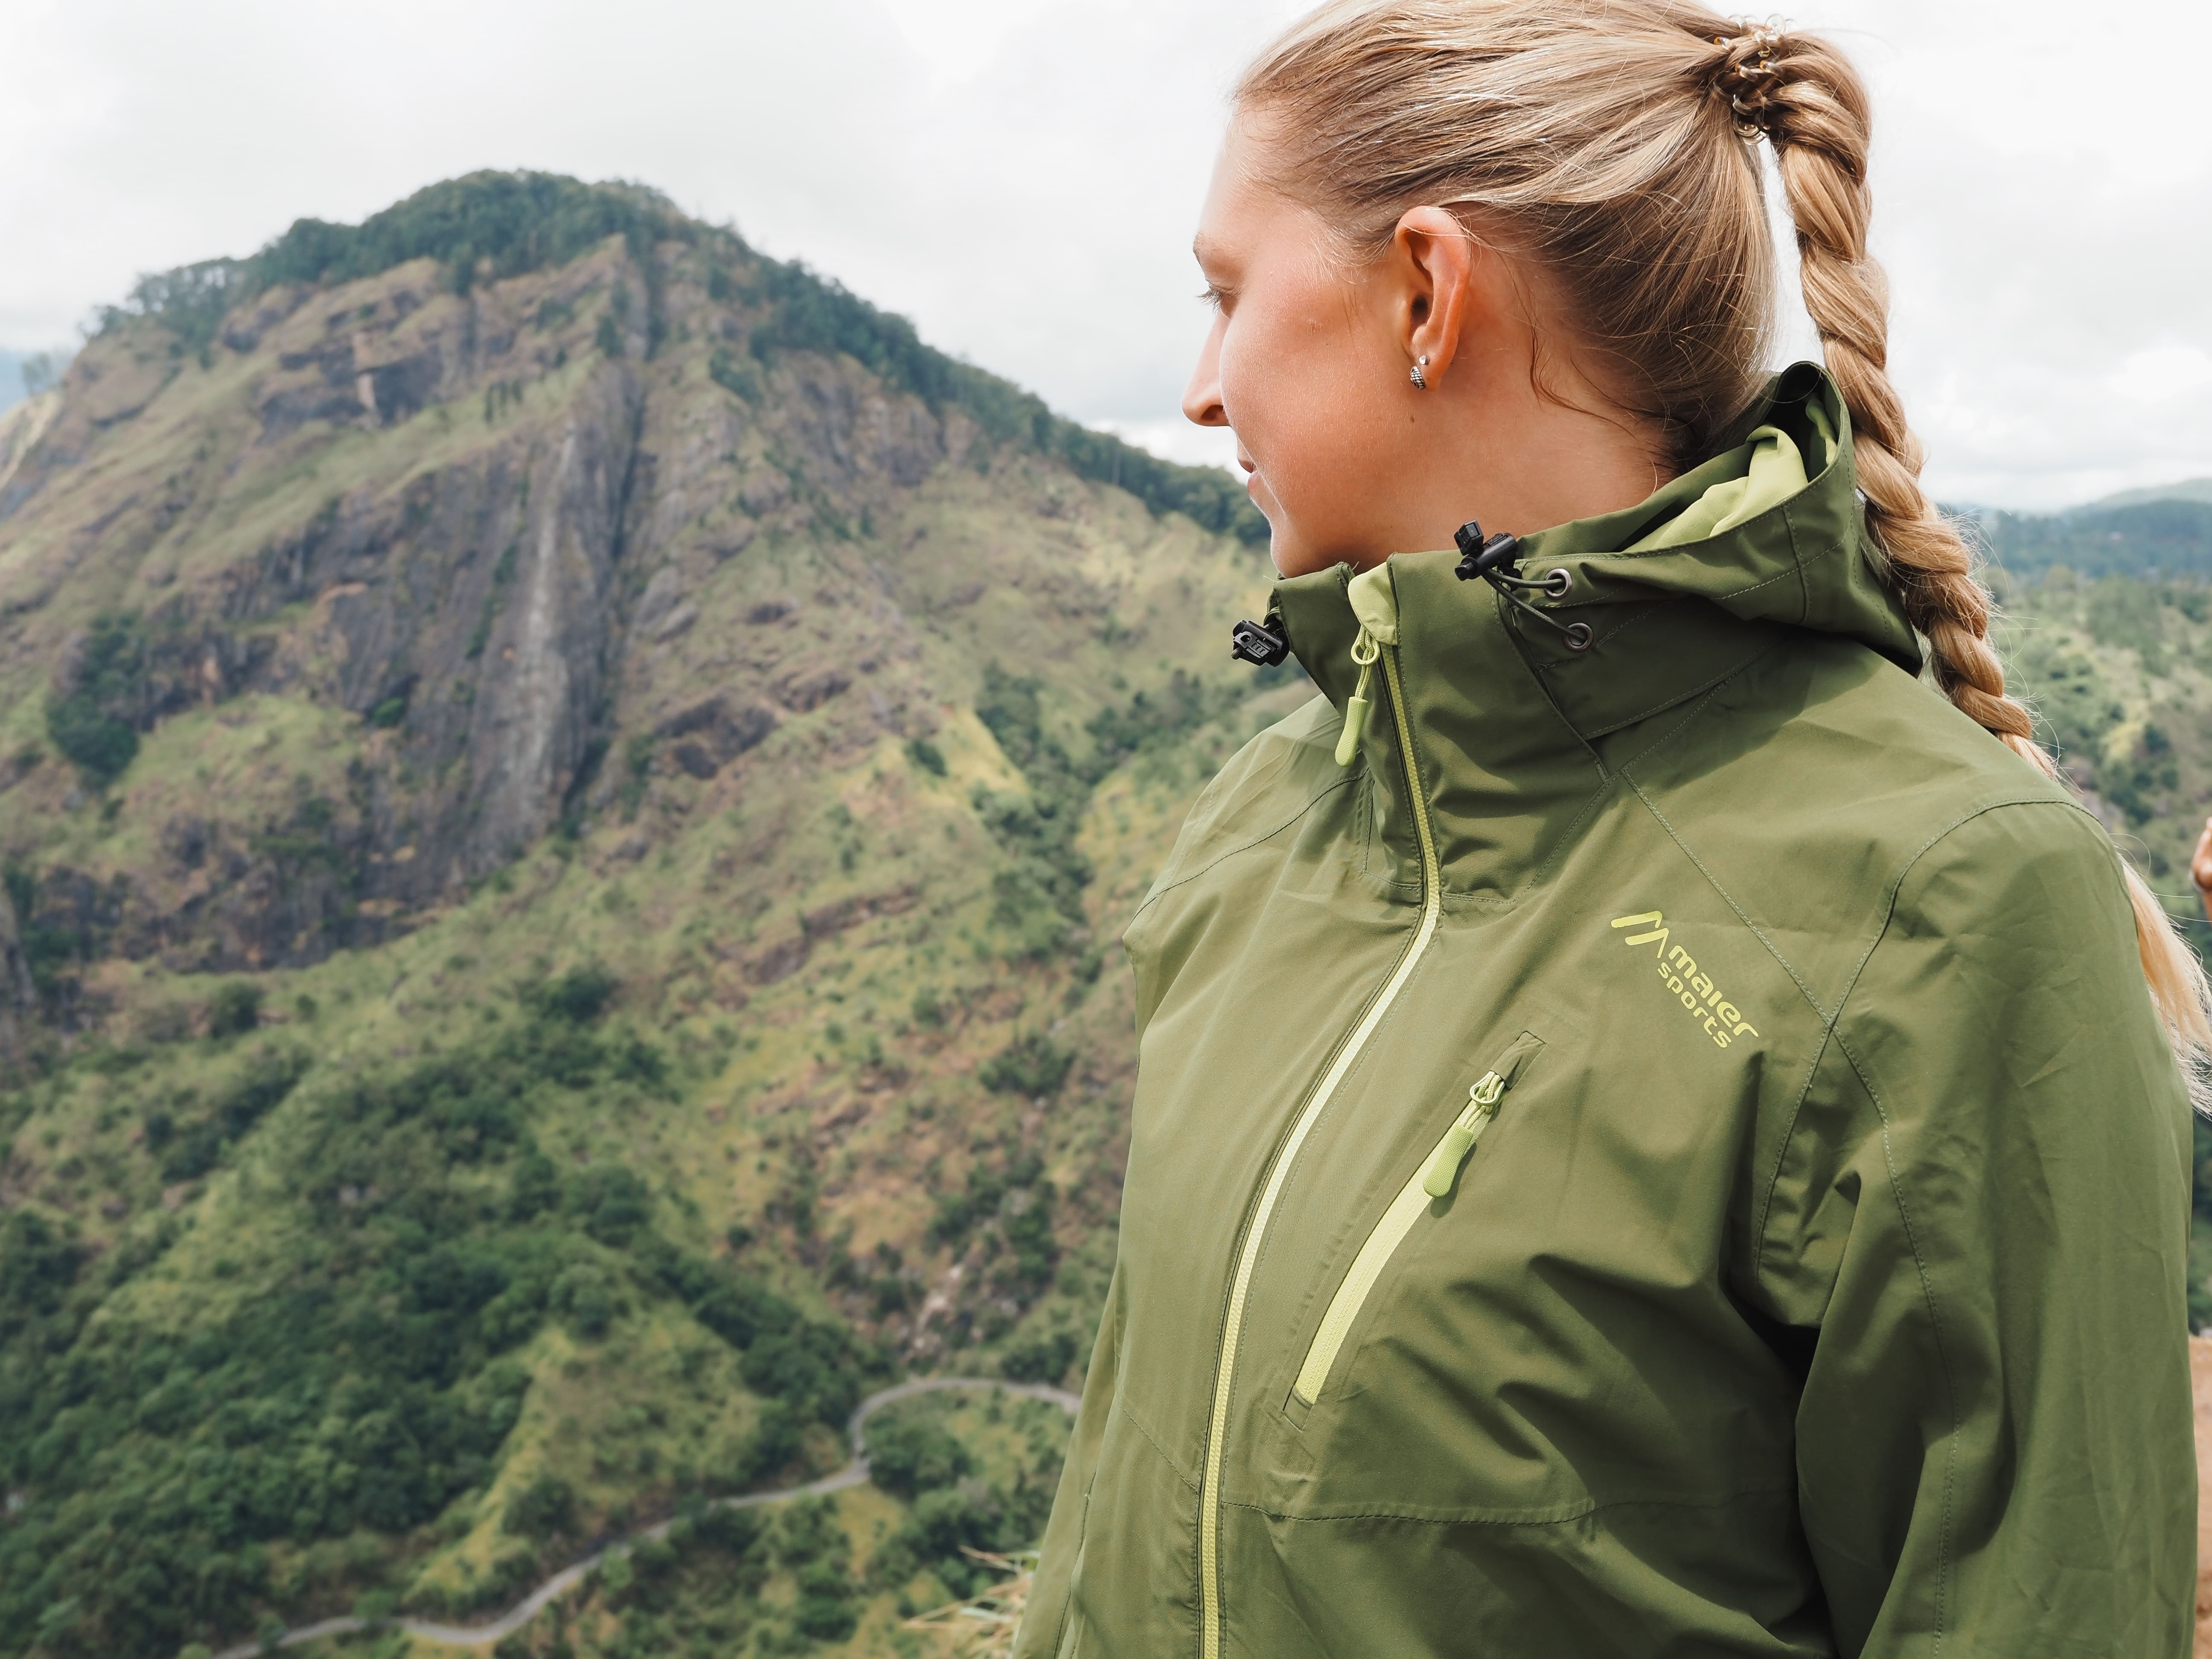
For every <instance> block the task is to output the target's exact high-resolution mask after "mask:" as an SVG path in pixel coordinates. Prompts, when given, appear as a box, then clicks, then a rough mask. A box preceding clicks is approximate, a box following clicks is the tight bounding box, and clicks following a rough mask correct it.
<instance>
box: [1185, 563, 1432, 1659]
mask: <svg viewBox="0 0 2212 1659" xmlns="http://www.w3.org/2000/svg"><path fill="white" fill-rule="evenodd" d="M1384 568H1388V567H1387V566H1386V567H1384ZM1360 633H1361V635H1362V637H1363V638H1366V639H1368V640H1370V642H1372V641H1374V639H1375V636H1374V635H1371V634H1370V633H1369V631H1368V629H1366V628H1365V627H1364V626H1363V627H1362V629H1360ZM1370 648H1375V649H1376V651H1377V654H1378V655H1380V657H1381V658H1382V662H1383V678H1384V679H1385V680H1386V681H1387V682H1388V683H1389V691H1390V710H1391V713H1392V714H1393V715H1394V716H1395V723H1396V726H1397V730H1398V753H1399V757H1400V758H1401V760H1402V761H1403V762H1404V763H1405V768H1406V793H1407V796H1408V798H1409V799H1411V800H1412V802H1413V826H1414V829H1415V830H1416V831H1417V832H1418V834H1419V840H1420V845H1421V920H1420V922H1419V926H1418V927H1416V928H1415V929H1414V933H1413V943H1412V944H1411V945H1408V946H1407V950H1406V954H1405V955H1404V956H1402V957H1400V958H1399V959H1398V965H1397V967H1396V968H1395V969H1393V970H1392V972H1391V975H1390V977H1389V981H1387V982H1386V983H1385V984H1384V985H1383V989H1382V992H1381V993H1380V994H1378V995H1377V996H1376V999H1375V1000H1374V1001H1373V1002H1372V1003H1371V1004H1370V1005H1369V1006H1368V1009H1367V1012H1366V1013H1365V1014H1364V1015H1363V1016H1362V1017H1361V1018H1360V1021H1359V1024H1358V1025H1356V1026H1354V1027H1353V1028H1352V1035H1351V1036H1349V1037H1347V1038H1346V1039H1345V1042H1344V1046H1343V1047H1342V1048H1340V1049H1338V1050H1337V1054H1336V1058H1335V1059H1334V1060H1333V1061H1331V1062H1330V1064H1329V1068H1328V1072H1327V1073H1324V1074H1323V1076H1322V1080H1321V1082H1320V1084H1319V1085H1318V1086H1316V1088H1315V1090H1314V1091H1313V1095H1312V1097H1310V1099H1308V1100H1307V1102H1306V1103H1305V1109H1304V1110H1303V1111H1301V1112H1300V1113H1299V1114H1298V1115H1297V1121H1295V1122H1293V1123H1292V1124H1291V1130H1290V1133H1288V1134H1286V1135H1285V1136H1284V1137H1283V1140H1282V1144H1281V1145H1280V1146H1278V1147H1277V1148H1276V1149H1275V1159H1274V1162H1273V1164H1270V1165H1269V1166H1268V1170H1267V1183H1266V1185H1265V1186H1264V1187H1262V1188H1261V1192H1260V1198H1259V1201H1258V1202H1257V1203H1256V1204H1255V1206H1253V1209H1252V1219H1251V1221H1250V1223H1249V1225H1247V1227H1246V1228H1245V1231H1244V1243H1243V1249H1240V1250H1238V1252H1237V1272H1236V1275H1235V1277H1234V1278H1233V1279H1231V1281H1230V1287H1229V1310H1228V1312H1227V1314H1226V1315H1225V1316H1224V1318H1223V1320H1222V1322H1221V1346H1220V1347H1219V1348H1218V1351H1217V1352H1215V1355H1214V1360H1213V1408H1212V1412H1211V1413H1209V1415H1208V1417H1207V1419H1206V1474H1205V1480H1204V1484H1203V1485H1201V1486H1200V1488H1199V1492H1200V1497H1199V1520H1198V1577H1199V1604H1200V1607H1199V1650H1200V1659H1220V1656H1221V1623H1222V1621H1221V1463H1222V1458H1223V1455H1224V1444H1223V1443H1224V1441H1225V1439H1226V1437H1227V1434H1228V1429H1229V1397H1230V1393H1231V1385H1232V1384H1233V1383H1234V1382H1235V1380H1236V1356H1237V1339H1238V1337H1239V1336H1241V1335H1242V1334H1243V1328H1244V1303H1245V1298H1246V1296H1247V1295H1248V1293H1249V1291H1250V1290H1251V1286H1252V1269H1253V1267H1254V1264H1255V1262H1256V1261H1258V1259H1259V1255H1260V1243H1261V1239H1263V1238H1264V1237H1266V1235H1267V1223H1268V1220H1269V1218H1271V1217H1273V1214H1274V1212H1275V1206H1276V1203H1277V1201H1278V1200H1280V1198H1281V1197H1282V1192H1283V1184H1284V1182H1285V1181H1286V1180H1288V1179H1289V1176H1290V1171H1291V1164H1293V1163H1294V1162H1295V1161H1296V1160H1297V1155H1298V1149H1299V1148H1300V1147H1301V1146H1304V1144H1305V1139H1306V1136H1307V1135H1308V1134H1309V1133H1311V1132H1312V1129H1313V1127H1314V1124H1315V1123H1316V1121H1318V1120H1319V1118H1320V1116H1321V1115H1322V1111H1323V1110H1324V1109H1326V1108H1327V1107H1328V1103H1329V1100H1330V1097H1332V1096H1334V1094H1335V1093H1336V1090H1337V1085H1340V1083H1342V1082H1343V1081H1344V1075H1345V1073H1347V1072H1349V1071H1350V1070H1351V1069H1352V1063H1353V1062H1354V1061H1355V1060H1358V1058H1359V1055H1360V1052H1361V1051H1362V1050H1363V1049H1364V1048H1366V1046H1367V1042H1368V1039H1369V1038H1370V1037H1371V1036H1374V1035H1375V1028H1376V1026H1378V1025H1380V1024H1382V1023H1383V1016H1384V1015H1385V1014H1387V1013H1389V1012H1390V1006H1391V1005H1392V1004H1393V1003H1395V1002H1396V1001H1397V1000H1398V996H1399V994H1400V993H1401V992H1402V991H1403V990H1404V989H1405V988H1406V982H1407V981H1408V980H1410V979H1412V978H1413V969H1414V967H1415V966H1416V965H1417V964H1418V963H1419V961H1420V959H1421V957H1422V955H1423V954H1424V953H1425V951H1427V950H1428V948H1429V941H1430V940H1431V939H1433V938H1434V937H1435V936H1436V931H1437V919H1438V918H1439V917H1440V916H1441V915H1443V883H1442V882H1441V881H1440V880H1439V879H1438V878H1437V846H1436V839H1435V837H1434V836H1433V835H1432V834H1431V830H1430V828H1429V805H1428V801H1427V800H1426V799H1425V797H1424V796H1423V794H1422V793H1421V769H1420V765H1419V762H1418V761H1417V760H1416V759H1415V758H1414V755H1413V726H1412V724H1411V722H1410V721H1408V720H1407V717H1406V697H1405V687H1404V684H1403V682H1402V680H1401V678H1400V676H1399V671H1398V647H1397V645H1396V642H1395V641H1391V642H1390V643H1389V645H1388V646H1387V647H1376V646H1373V645H1372V644H1371V643H1370ZM1370 660H1371V659H1370ZM1362 666H1363V672H1362V675H1361V681H1362V687H1361V689H1362V690H1364V686H1365V678H1366V676H1365V672H1364V667H1365V665H1362ZM1362 713H1363V714H1364V709H1363V710H1362Z"/></svg>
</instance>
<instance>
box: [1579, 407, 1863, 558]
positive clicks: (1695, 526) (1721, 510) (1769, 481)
mask: <svg viewBox="0 0 2212 1659" xmlns="http://www.w3.org/2000/svg"><path fill="white" fill-rule="evenodd" d="M1805 415H1806V418H1807V421H1808V423H1809V424H1810V425H1811V426H1812V428H1813V431H1814V441H1815V442H1816V443H1817V444H1818V445H1819V446H1820V456H1819V465H1816V466H1815V467H1814V469H1813V476H1814V477H1818V476H1819V475H1820V473H1822V472H1825V471H1827V468H1828V464H1829V463H1830V462H1831V461H1832V460H1834V459H1835V457H1836V434H1835V429H1834V428H1832V427H1831V426H1830V425H1829V423H1828V413H1827V410H1825V409H1822V408H1821V407H1820V404H1817V403H1809V404H1807V405H1806V408H1805ZM1716 466H1717V467H1719V468H1720V469H1723V470H1724V471H1726V472H1727V473H1728V474H1729V476H1727V477H1723V478H1722V479H1720V480H1719V481H1718V482H1717V483H1711V484H1708V485H1707V486H1706V487H1705V491H1704V493H1703V494H1702V495H1699V497H1698V498H1697V499H1696V500H1695V501H1692V502H1690V504H1689V505H1688V506H1686V507H1684V508H1683V509H1682V510H1681V511H1680V513H1676V514H1675V515H1674V517H1673V518H1671V519H1669V520H1667V522H1666V523H1664V524H1662V525H1661V526H1659V527H1658V528H1657V529H1656V530H1654V531H1652V532H1650V534H1649V535H1646V536H1644V538H1641V539H1640V540H1638V541H1635V542H1632V543H1631V544H1629V545H1628V546H1626V547H1624V548H1622V549H1621V551H1622V552H1624V553H1651V552H1656V551H1657V550H1659V549H1660V548H1662V547H1682V546H1686V545H1687V544H1689V543H1691V542H1701V541H1704V540H1705V538H1707V537H1708V536H1717V535H1720V534H1721V533H1723V532H1725V531H1729V530H1734V529H1735V527H1736V526H1739V525H1744V524H1748V523H1750V522H1751V521H1752V520H1753V519H1755V518H1757V517H1758V516H1759V514H1760V513H1764V512H1765V511H1767V510H1768V509H1769V508H1771V507H1779V506H1781V505H1782V503H1783V502H1784V501H1789V500H1790V498H1792V497H1793V496H1795V495H1798V494H1799V493H1801V492H1802V490H1803V489H1804V488H1805V486H1806V483H1808V478H1807V475H1806V471H1805V458H1804V456H1803V455H1802V453H1799V451H1798V448H1797V445H1796V441H1795V440H1793V439H1792V438H1791V437H1790V435H1789V434H1788V433H1786V432H1784V430H1783V429H1782V428H1780V427H1777V426H1762V427H1759V428H1754V429H1753V432H1752V434H1751V436H1750V437H1749V438H1748V439H1747V441H1745V442H1743V443H1742V444H1741V445H1739V446H1737V447H1735V448H1734V449H1732V450H1729V452H1728V453H1726V454H1724V455H1719V456H1716V457H1715V458H1714V459H1713V460H1712V461H1711V462H1709V463H1708V464H1707V465H1705V466H1704V467H1701V468H1699V471H1700V472H1706V473H1709V472H1710V471H1712V470H1713V469H1714V468H1715V467H1716ZM1673 489H1674V486H1673V485H1671V484H1670V485H1668V486H1666V487H1665V488H1662V489H1660V490H1658V491H1657V492H1656V493H1655V494H1653V495H1651V496H1650V497H1649V498H1647V501H1646V505H1647V506H1649V507H1653V508H1655V509H1657V508H1663V507H1665V505H1666V501H1665V498H1666V496H1667V495H1668V494H1669V493H1670V491H1672V490H1673Z"/></svg>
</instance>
